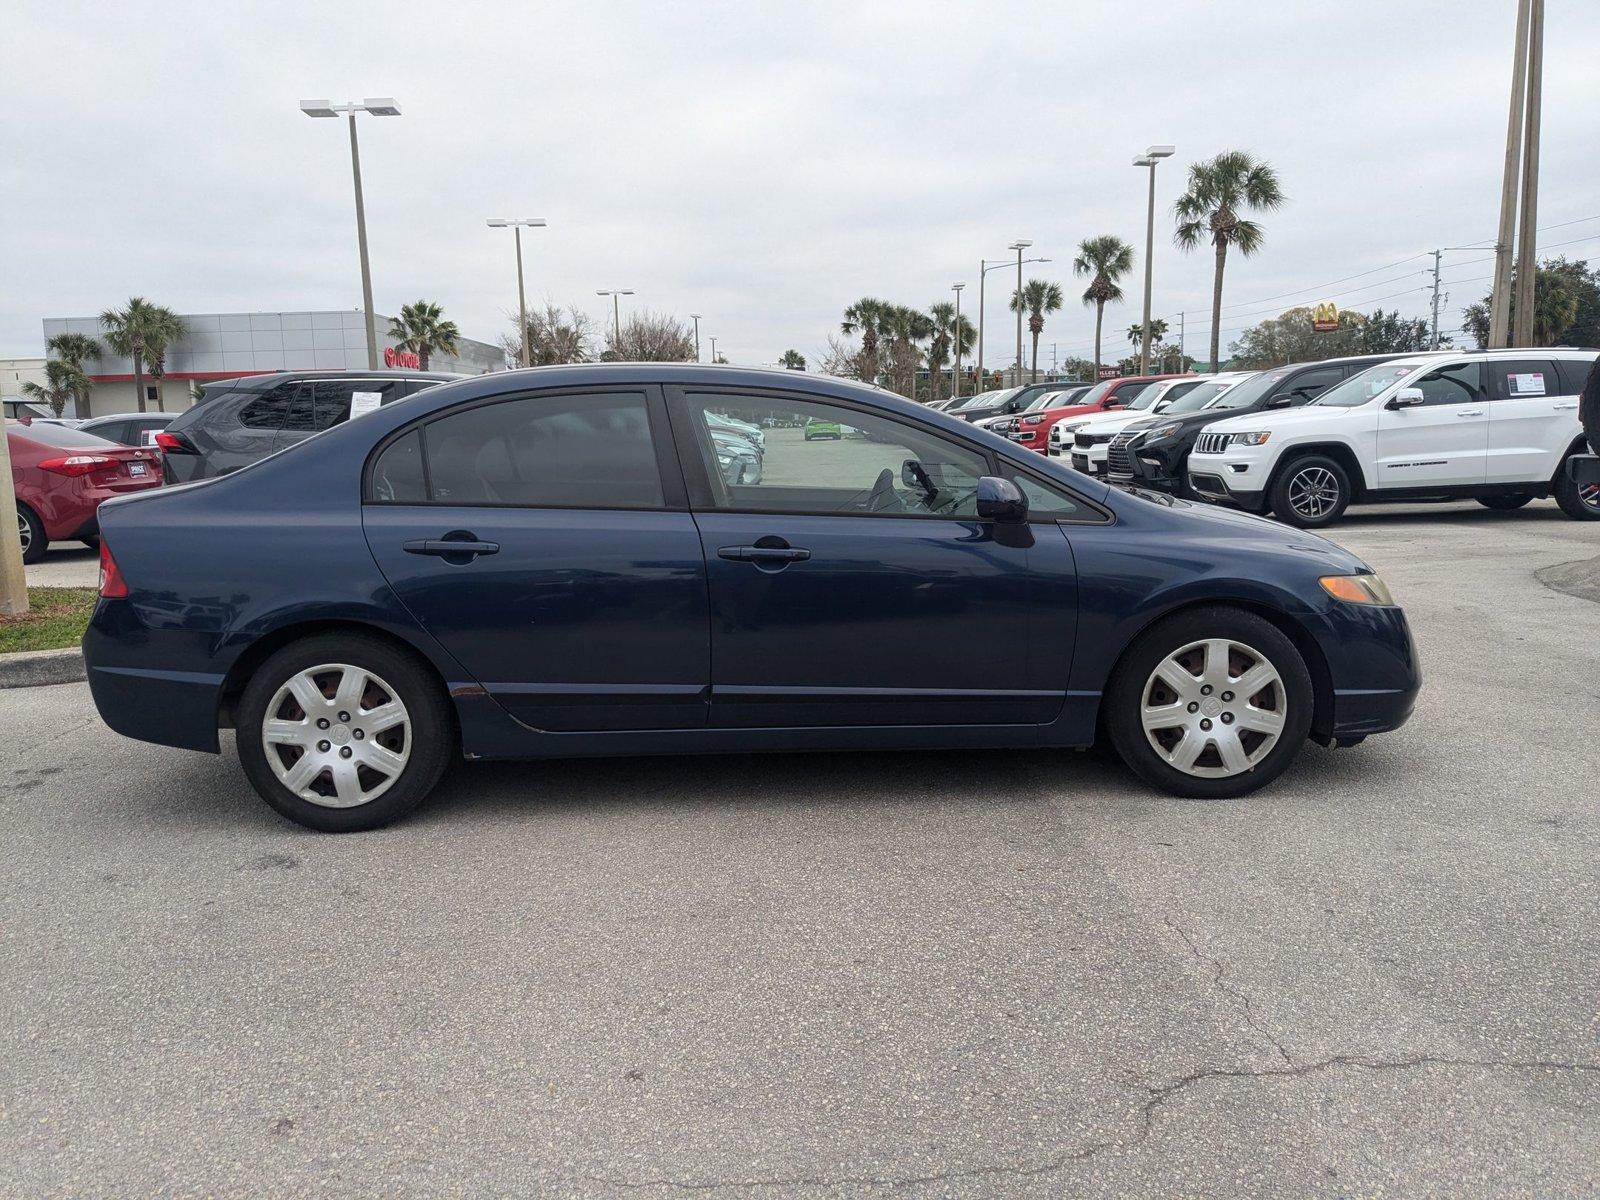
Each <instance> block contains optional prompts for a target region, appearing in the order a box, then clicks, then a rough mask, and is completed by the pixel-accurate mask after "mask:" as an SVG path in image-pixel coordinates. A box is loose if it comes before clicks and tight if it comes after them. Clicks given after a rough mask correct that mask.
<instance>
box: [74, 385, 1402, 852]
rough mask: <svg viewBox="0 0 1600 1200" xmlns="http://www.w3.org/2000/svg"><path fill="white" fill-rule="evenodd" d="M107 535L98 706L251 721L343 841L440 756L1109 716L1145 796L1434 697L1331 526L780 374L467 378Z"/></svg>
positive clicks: (280, 785)
mask: <svg viewBox="0 0 1600 1200" xmlns="http://www.w3.org/2000/svg"><path fill="white" fill-rule="evenodd" d="M730 418H731V419H733V420H739V421H748V422H750V423H751V424H765V423H767V422H770V428H768V431H767V435H766V446H765V450H764V456H763V457H764V463H763V466H764V469H763V472H762V474H761V475H760V477H759V479H758V480H754V481H753V480H751V479H748V478H746V479H743V480H741V479H739V478H738V477H730V476H729V475H728V473H727V472H726V471H725V470H722V469H719V459H718V450H719V442H718V439H717V437H716V436H715V434H714V429H715V427H716V426H717V425H718V424H719V423H725V422H726V421H727V420H728V419H730ZM819 424H820V425H826V426H832V427H835V428H843V427H850V428H853V429H857V430H860V431H862V432H863V433H864V434H865V435H866V436H865V437H863V438H861V439H843V440H839V441H832V442H828V443H823V444H819V443H817V442H816V441H815V440H813V441H811V442H810V443H809V444H808V443H807V441H806V431H807V430H808V429H814V428H815V427H816V426H818V425H819ZM100 529H101V533H102V539H103V540H102V543H101V556H102V558H101V568H102V570H101V575H102V583H101V600H100V601H99V603H98V605H97V606H96V609H95V612H94V616H93V619H92V621H91V624H90V628H89V630H88V633H87V634H86V635H85V638H84V652H85V658H86V661H87V665H88V674H89V682H90V687H91V688H92V690H93V693H94V699H95V703H96V705H97V706H98V708H99V710H100V713H101V715H102V717H103V718H104V719H105V721H106V722H107V723H108V724H109V725H110V726H111V727H112V728H113V729H115V730H117V731H118V732H120V733H123V734H126V735H128V736H129V737H134V738H140V739H143V740H145V741H149V742H156V743H160V744H163V745H167V746H175V747H182V748H186V749H190V750H201V751H210V752H212V753H216V752H218V750H219V749H220V747H221V737H220V734H219V731H221V730H226V729H230V728H231V729H233V730H234V731H235V732H234V735H233V740H234V742H235V744H236V746H237V750H238V753H239V756H240V759H241V761H242V763H243V766H244V769H245V772H246V774H247V775H248V777H249V779H250V781H251V782H252V784H253V785H254V786H255V788H256V789H257V790H258V791H259V792H260V794H261V795H262V797H263V798H264V799H265V800H266V801H267V803H268V804H270V805H271V806H272V807H273V808H275V809H276V810H277V811H278V812H280V813H282V814H283V815H285V816H287V817H288V818H290V819H292V820H294V821H298V822H300V823H301V824H304V825H308V826H311V827H314V828H317V829H323V830H335V831H345V830H357V829H368V828H372V827H374V826H378V825H381V824H384V823H386V822H389V821H392V820H394V819H395V818H397V817H399V816H401V815H402V814H404V813H406V812H407V811H409V810H410V809H412V808H413V807H414V806H415V805H417V804H418V803H420V802H421V801H422V800H423V799H424V798H425V797H426V796H427V795H428V793H429V792H430V791H431V790H432V789H433V787H434V785H435V784H436V783H437V782H438V781H439V778H440V776H441V774H442V773H443V772H444V770H445V768H446V766H447V765H448V763H449V762H450V761H451V760H452V759H453V758H466V759H469V760H478V759H508V758H522V759H539V758H553V757H570V756H588V755H619V754H667V753H708V752H718V751H773V752H780V751H805V750H812V751H820V750H840V749H870V748H926V749H937V748H963V747H1015V748H1036V749H1040V750H1045V749H1051V748H1066V747H1075V748H1081V747H1087V746H1090V745H1092V744H1094V743H1096V742H1097V741H1099V740H1101V739H1105V740H1107V741H1108V742H1109V743H1110V744H1111V745H1112V746H1114V747H1115V748H1116V750H1117V751H1118V752H1119V753H1120V755H1121V757H1122V758H1123V759H1124V760H1125V761H1126V762H1127V764H1128V765H1129V767H1131V768H1132V769H1133V771H1134V772H1136V773H1137V774H1138V776H1139V777H1140V778H1142V779H1143V780H1144V781H1145V782H1147V783H1148V784H1150V785H1151V786H1153V787H1155V788H1159V789H1162V790H1164V791H1167V792H1169V793H1172V794H1175V795H1179V796H1188V797H1229V796H1238V795H1242V794H1244V793H1247V792H1250V791H1252V790H1254V789H1256V788H1259V787H1261V786H1262V785H1264V784H1266V783H1268V782H1270V781H1271V780H1272V779H1274V778H1275V777H1276V776H1278V775H1279V774H1280V773H1281V772H1282V771H1283V770H1284V769H1285V767H1287V765H1288V764H1289V762H1290V761H1291V760H1292V759H1293V758H1294V757H1295V755H1296V754H1297V753H1298V752H1299V750H1300V748H1301V746H1303V745H1304V744H1305V742H1306V740H1307V739H1308V738H1310V739H1314V740H1317V741H1319V742H1321V743H1324V744H1329V743H1338V744H1341V745H1344V744H1351V743H1354V742H1358V741H1360V740H1361V739H1362V738H1364V737H1365V736H1367V735H1368V734H1372V733H1378V732H1381V731H1384V730H1390V729H1394V728H1396V727H1397V726H1399V725H1401V724H1402V723H1403V722H1404V721H1405V720H1406V718H1407V717H1408V716H1409V714H1410V712H1411V708H1412V705H1413V702H1414V700H1415V697H1416V693H1417V688H1418V686H1419V676H1418V667H1417V660H1416V654H1415V652H1414V650H1413V648H1412V642H1411V637H1410V633H1409V631H1408V629H1407V626H1406V621H1405V617H1404V616H1403V614H1402V613H1401V610H1400V609H1399V608H1398V607H1396V605H1395V603H1394V601H1393V599H1392V598H1391V597H1390V595H1389V592H1388V591H1387V590H1386V589H1385V587H1384V585H1383V583H1382V581H1381V580H1380V579H1379V578H1378V577H1377V576H1376V575H1375V574H1374V573H1373V571H1372V569H1371V568H1370V567H1369V566H1368V565H1367V564H1366V563H1364V562H1362V561H1361V560H1360V559H1358V558H1356V557H1355V556H1354V555H1352V554H1350V553H1348V552H1346V551H1344V550H1342V549H1340V548H1339V547H1337V546H1335V545H1333V544H1331V543H1330V542H1327V541H1324V540H1322V539H1321V538H1318V537H1316V536H1314V535H1311V534H1307V533H1304V532H1302V531H1299V530H1293V529H1288V528H1285V527H1282V526H1279V525H1275V524H1271V523H1269V522H1266V521H1264V520H1261V519H1259V518H1256V517H1252V516H1249V515H1246V514H1242V513H1235V512H1228V511H1223V510H1219V509H1212V508H1207V507H1204V506H1198V505H1192V504H1189V503H1186V502H1184V501H1182V500H1175V499H1173V498H1171V497H1167V496H1158V495H1154V494H1149V493H1144V492H1140V491H1137V490H1132V489H1130V490H1117V489H1113V488H1111V487H1109V486H1107V485H1106V484H1104V483H1100V482H1097V481H1095V480H1092V479H1089V478H1086V477H1085V476H1083V475H1080V474H1078V473H1076V472H1073V471H1070V470H1067V469H1066V468H1064V467H1061V466H1059V465H1057V464H1055V463H1052V462H1050V461H1049V460H1048V459H1046V458H1043V457H1041V456H1040V455H1037V454H1034V453H1032V452H1030V451H1028V450H1026V449H1023V448H1021V447H1018V446H1015V445H1013V444H1010V443H1008V442H1006V441H1004V440H1003V439H1001V438H998V437H995V436H994V435H992V434H988V433H985V432H984V431H982V430H979V429H975V428H974V427H973V426H972V425H970V424H968V423H966V422H964V421H961V420H958V419H956V418H952V417H947V416H944V415H943V414H940V413H935V412H931V411H929V410H928V409H926V408H924V407H922V406H920V405H917V404H913V403H911V402H910V401H906V400H902V399H900V398H899V397H895V396H891V395H888V394H886V393H884V392H882V391H878V390H876V389H873V388H867V387H863V386H860V385H857V384H853V383H850V382H847V381H843V380H837V379H818V378H816V377H805V376H797V375H796V374H795V373H793V372H788V371H771V372H766V371H744V370H731V369H728V368H713V367H697V366H694V365H688V364H685V365H666V366H664V365H661V364H633V365H626V364H597V365H590V366H578V367H549V368H538V369H534V370H524V371H513V372H508V373H502V374H497V375H490V376H482V377H479V378H476V379H472V380H468V381H463V382H460V383H455V384H450V385H447V386H443V387H438V388H431V389H429V390H427V391H425V392H421V393H419V394H417V395H415V396H411V397H409V398H407V399H404V400H400V401H397V402H395V403H393V404H389V405H386V406H384V407H382V408H380V409H378V410H376V411H374V412H371V413H369V414H366V415H363V416H361V417H359V418H358V419H355V420H352V421H349V422H346V423H344V424H341V425H338V426H336V427H334V428H332V429H330V430H328V431H327V432H325V433H321V434H318V435H317V436H315V437H312V438H310V439H308V440H307V441H305V442H303V443H301V444H300V445H298V446H296V447H294V448H292V449H289V450H286V451H284V452H282V453H279V454H276V455H273V456H271V457H270V458H266V459H264V460H262V461H260V462H258V463H255V464H253V465H250V466H247V467H245V468H244V469H242V470H239V471H237V472H235V473H232V474H229V475H226V476H223V477H220V478H215V479H210V480H206V481H203V482H200V483H196V484H191V485H188V486H183V487H176V488H170V487H169V488H165V489H162V490H161V491H159V492H156V493H151V494H148V495H143V496H139V497H136V498H128V499H124V500H116V501H112V502H109V503H107V504H105V505H104V506H102V508H101V515H100ZM174 546H182V547H183V553H181V554H176V553H173V550H172V548H173V547H174ZM1041 647H1042V648H1043V649H1042V650H1041Z"/></svg>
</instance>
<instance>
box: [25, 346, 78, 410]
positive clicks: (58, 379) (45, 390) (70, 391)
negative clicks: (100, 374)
mask: <svg viewBox="0 0 1600 1200" xmlns="http://www.w3.org/2000/svg"><path fill="white" fill-rule="evenodd" d="M88 390H89V377H88V376H87V375H85V374H84V373H83V368H82V367H80V366H78V365H77V364H76V363H69V362H63V361H61V360H60V359H58V358H52V359H51V360H50V361H49V362H47V363H45V365H44V383H43V384H42V385H41V384H37V383H34V382H33V380H31V379H30V380H28V382H26V383H24V384H23V385H22V393H23V395H25V396H28V397H30V398H31V399H34V400H38V401H41V402H42V403H44V404H48V405H49V406H50V411H51V412H53V413H55V415H56V416H58V417H59V416H60V415H61V414H62V413H63V412H64V411H66V407H67V401H68V400H71V399H72V398H73V397H74V396H78V395H82V394H83V393H85V392H87V391H88Z"/></svg>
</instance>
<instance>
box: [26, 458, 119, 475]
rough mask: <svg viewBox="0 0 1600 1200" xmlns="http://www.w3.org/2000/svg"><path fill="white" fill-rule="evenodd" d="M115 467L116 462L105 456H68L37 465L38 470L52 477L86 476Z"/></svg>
mask: <svg viewBox="0 0 1600 1200" xmlns="http://www.w3.org/2000/svg"><path fill="white" fill-rule="evenodd" d="M116 465H117V460H116V459H114V458H112V457H110V456H109V455H105V454H68V455H66V456H65V457H62V458H47V459H45V460H44V461H43V462H42V463H40V464H39V470H41V471H49V472H50V473H51V474H52V475H87V474H89V473H90V472H91V471H103V470H105V469H106V468H107V467H114V466H116Z"/></svg>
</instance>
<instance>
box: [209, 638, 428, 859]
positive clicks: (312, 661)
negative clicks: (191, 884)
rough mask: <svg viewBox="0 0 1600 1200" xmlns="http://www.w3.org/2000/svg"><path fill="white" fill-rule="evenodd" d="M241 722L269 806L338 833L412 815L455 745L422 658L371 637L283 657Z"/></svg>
mask: <svg viewBox="0 0 1600 1200" xmlns="http://www.w3.org/2000/svg"><path fill="white" fill-rule="evenodd" d="M235 724H236V726H237V729H238V745H239V759H240V761H241V763H242V764H243V765H244V770H245V774H246V775H247V776H249V779H250V782H251V784H252V785H253V786H254V787H255V789H256V791H257V792H259V793H260V795H261V797H262V799H264V800H265V801H266V802H267V803H268V804H270V805H272V807H273V808H275V809H277V810H278V812H280V813H282V814H283V815H284V816H286V817H288V818H289V819H290V820H291V821H294V822H297V823H298V824H301V825H305V826H308V827H309V828H312V829H320V830H324V831H326V832H330V833H347V832H354V831H356V830H363V829H376V828H378V827H379V826H381V825H387V824H389V823H390V822H391V821H395V820H397V819H399V818H400V817H402V816H404V815H405V814H406V813H408V812H410V811H411V810H412V809H413V808H415V807H416V806H417V805H418V804H420V803H421V802H422V801H423V800H424V799H425V798H426V797H427V795H428V793H429V792H431V791H432V790H433V788H434V785H435V784H437V783H438V782H439V778H440V776H441V775H443V774H444V771H445V768H446V766H448V764H449V761H450V755H451V751H452V750H453V748H454V745H455V728H454V724H453V722H452V720H451V717H450V709H449V703H448V701H447V700H446V699H445V697H444V695H443V694H442V692H441V690H440V687H439V684H438V681H437V680H436V679H435V678H434V677H433V676H432V675H431V674H430V673H429V672H428V670H427V669H426V667H425V666H424V665H423V664H422V663H421V662H419V661H418V660H417V659H416V658H415V657H414V656H413V655H412V654H410V653H408V652H406V651H404V650H401V649H399V648H397V647H395V646H393V645H391V644H390V643H388V642H385V641H383V640H381V639H379V638H374V637H366V636H363V635H361V634H350V635H343V634H327V635H320V636H316V637H310V638H306V639H304V640H302V641H298V642H293V643H291V644H290V645H288V646H285V647H284V648H283V649H281V650H279V651H278V652H277V653H276V654H274V655H272V656H271V657H270V658H268V659H267V661H266V662H264V663H262V664H261V666H260V667H258V668H257V669H256V671H255V673H254V674H253V676H252V677H251V680H250V683H249V684H248V685H247V686H246V688H245V690H244V695H243V696H242V697H241V698H240V701H239V710H238V715H237V718H236V721H235Z"/></svg>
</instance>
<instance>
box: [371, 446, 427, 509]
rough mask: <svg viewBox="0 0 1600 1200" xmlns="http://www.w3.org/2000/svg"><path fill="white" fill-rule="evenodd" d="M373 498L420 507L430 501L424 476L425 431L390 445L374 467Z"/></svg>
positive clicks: (388, 502) (384, 501) (389, 502)
mask: <svg viewBox="0 0 1600 1200" xmlns="http://www.w3.org/2000/svg"><path fill="white" fill-rule="evenodd" d="M372 498H373V499H374V500H378V501H381V502H383V503H385V504H420V503H422V502H423V501H425V500H427V498H428V488H427V483H426V477H425V476H424V475H423V473H422V430H420V429H413V430H412V431H411V432H410V433H408V434H406V435H405V436H404V437H402V438H400V439H398V440H396V441H393V442H390V443H389V445H388V447H387V448H386V449H385V450H384V452H383V453H382V454H380V455H378V461H377V462H376V463H374V464H373V467H372Z"/></svg>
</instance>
